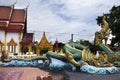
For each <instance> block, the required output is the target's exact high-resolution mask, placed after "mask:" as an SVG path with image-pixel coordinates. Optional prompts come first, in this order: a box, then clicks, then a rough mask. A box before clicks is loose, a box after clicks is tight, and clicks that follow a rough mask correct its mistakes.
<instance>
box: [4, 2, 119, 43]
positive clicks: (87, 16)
mask: <svg viewBox="0 0 120 80" xmlns="http://www.w3.org/2000/svg"><path fill="white" fill-rule="evenodd" d="M14 1H15V0H7V1H5V0H2V2H3V3H2V4H8V3H9V4H10V3H14ZM28 2H30V5H29V8H28V31H29V32H30V31H32V32H33V31H34V32H35V35H36V40H38V41H39V40H40V39H41V36H42V33H43V31H45V32H47V33H46V35H47V37H48V39H49V40H50V41H53V42H54V41H55V40H56V38H58V40H59V41H61V42H67V41H68V40H70V38H71V34H74V40H79V39H86V40H90V41H92V40H93V36H94V33H95V32H96V31H97V30H99V29H100V27H99V26H98V25H97V24H96V23H97V22H96V18H97V16H100V15H102V14H103V13H108V12H109V10H110V9H111V8H112V6H113V5H119V4H120V1H119V0H112V1H111V0H94V1H93V0H17V4H16V6H15V7H16V8H25V7H26V5H27V4H28Z"/></svg>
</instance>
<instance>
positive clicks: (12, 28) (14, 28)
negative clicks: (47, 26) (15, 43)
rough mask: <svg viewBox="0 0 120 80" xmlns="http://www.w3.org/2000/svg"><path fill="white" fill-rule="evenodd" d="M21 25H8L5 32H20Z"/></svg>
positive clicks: (21, 29)
mask: <svg viewBox="0 0 120 80" xmlns="http://www.w3.org/2000/svg"><path fill="white" fill-rule="evenodd" d="M22 31H23V25H18V24H9V25H8V27H7V32H22Z"/></svg>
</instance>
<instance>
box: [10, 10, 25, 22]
mask: <svg viewBox="0 0 120 80" xmlns="http://www.w3.org/2000/svg"><path fill="white" fill-rule="evenodd" d="M25 17H26V11H25V10H24V9H14V10H13V13H12V17H11V20H10V22H16V23H24V22H25Z"/></svg>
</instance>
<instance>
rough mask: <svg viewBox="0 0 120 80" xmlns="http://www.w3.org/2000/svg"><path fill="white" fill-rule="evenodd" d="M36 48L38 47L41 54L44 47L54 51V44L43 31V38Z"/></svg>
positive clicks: (38, 52)
mask: <svg viewBox="0 0 120 80" xmlns="http://www.w3.org/2000/svg"><path fill="white" fill-rule="evenodd" d="M36 49H37V51H36V52H37V54H40V51H41V50H42V49H48V51H52V50H53V46H52V43H51V42H48V40H47V38H46V35H45V32H44V33H43V36H42V38H41V41H40V42H39V43H38V44H37V45H36Z"/></svg>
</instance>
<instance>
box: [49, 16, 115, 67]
mask: <svg viewBox="0 0 120 80" xmlns="http://www.w3.org/2000/svg"><path fill="white" fill-rule="evenodd" d="M109 33H110V29H109V25H108V23H107V21H106V20H105V16H103V19H102V29H101V30H100V31H97V32H96V33H95V38H94V44H93V45H94V48H95V47H97V48H99V51H96V52H97V53H96V54H93V53H92V51H91V50H90V48H89V47H88V46H84V45H81V44H77V43H74V42H69V43H67V44H66V45H65V46H64V51H65V52H64V53H63V52H60V53H54V52H51V51H49V52H47V55H48V56H51V57H54V58H57V59H60V60H63V61H68V62H70V63H71V64H73V65H74V66H77V67H80V66H81V65H82V64H83V63H80V62H77V60H78V59H79V60H80V59H81V60H83V61H84V64H92V65H95V66H112V65H113V63H114V61H115V60H116V56H115V54H114V52H113V51H112V50H111V49H110V48H109V47H108V46H107V40H108V35H109ZM103 40H105V44H104V43H103ZM94 48H93V49H94Z"/></svg>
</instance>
